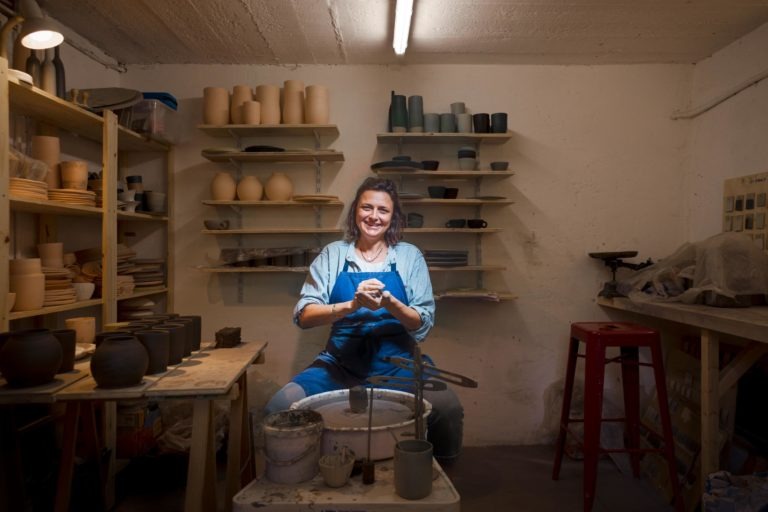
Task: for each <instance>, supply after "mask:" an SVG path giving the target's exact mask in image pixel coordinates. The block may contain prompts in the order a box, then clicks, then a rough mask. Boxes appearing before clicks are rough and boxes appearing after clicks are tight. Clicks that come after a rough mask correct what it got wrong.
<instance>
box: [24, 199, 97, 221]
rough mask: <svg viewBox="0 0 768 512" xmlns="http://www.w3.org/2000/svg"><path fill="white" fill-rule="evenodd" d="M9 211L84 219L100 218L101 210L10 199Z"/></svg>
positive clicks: (32, 200) (91, 207)
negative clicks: (80, 217) (82, 217)
mask: <svg viewBox="0 0 768 512" xmlns="http://www.w3.org/2000/svg"><path fill="white" fill-rule="evenodd" d="M10 203H11V210H12V211H15V212H28V213H40V214H51V215H76V216H86V217H99V216H101V214H102V213H103V212H102V209H101V208H96V207H93V206H78V205H74V204H64V203H55V202H53V201H47V200H35V199H22V198H16V197H11V198H10Z"/></svg>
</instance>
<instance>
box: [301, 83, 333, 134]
mask: <svg viewBox="0 0 768 512" xmlns="http://www.w3.org/2000/svg"><path fill="white" fill-rule="evenodd" d="M306 95H307V99H306V105H305V107H306V108H305V109H304V120H305V121H306V122H307V124H328V122H329V119H330V106H329V103H328V88H327V87H326V86H324V85H309V86H307V89H306Z"/></svg>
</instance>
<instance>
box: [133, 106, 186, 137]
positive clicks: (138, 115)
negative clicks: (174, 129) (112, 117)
mask: <svg viewBox="0 0 768 512" xmlns="http://www.w3.org/2000/svg"><path fill="white" fill-rule="evenodd" d="M174 113H175V111H174V110H173V109H171V108H170V107H168V105H166V104H165V103H163V102H162V101H160V100H142V101H140V102H139V103H137V104H136V105H134V106H133V107H131V111H130V115H129V116H127V118H123V119H125V120H126V121H127V124H126V127H127V128H130V129H131V130H133V131H135V132H138V133H144V134H146V135H149V136H150V137H152V138H153V139H160V140H165V141H169V140H170V130H169V124H170V123H171V120H172V117H173V114H174Z"/></svg>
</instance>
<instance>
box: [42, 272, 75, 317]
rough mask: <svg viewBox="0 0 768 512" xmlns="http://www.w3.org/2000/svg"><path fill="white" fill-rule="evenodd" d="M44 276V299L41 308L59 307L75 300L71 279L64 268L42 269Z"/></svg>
mask: <svg viewBox="0 0 768 512" xmlns="http://www.w3.org/2000/svg"><path fill="white" fill-rule="evenodd" d="M43 274H44V275H45V299H44V302H43V306H46V307H47V306H61V305H63V304H72V303H73V302H75V301H76V300H77V298H76V297H75V289H74V288H73V287H72V279H71V278H70V277H69V271H68V270H67V269H65V268H51V267H43Z"/></svg>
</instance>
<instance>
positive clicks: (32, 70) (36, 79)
mask: <svg viewBox="0 0 768 512" xmlns="http://www.w3.org/2000/svg"><path fill="white" fill-rule="evenodd" d="M26 71H27V73H28V74H29V76H31V77H32V83H33V84H34V85H35V87H40V59H38V58H37V51H35V50H32V51H31V52H30V54H29V57H28V58H27V64H26Z"/></svg>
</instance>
